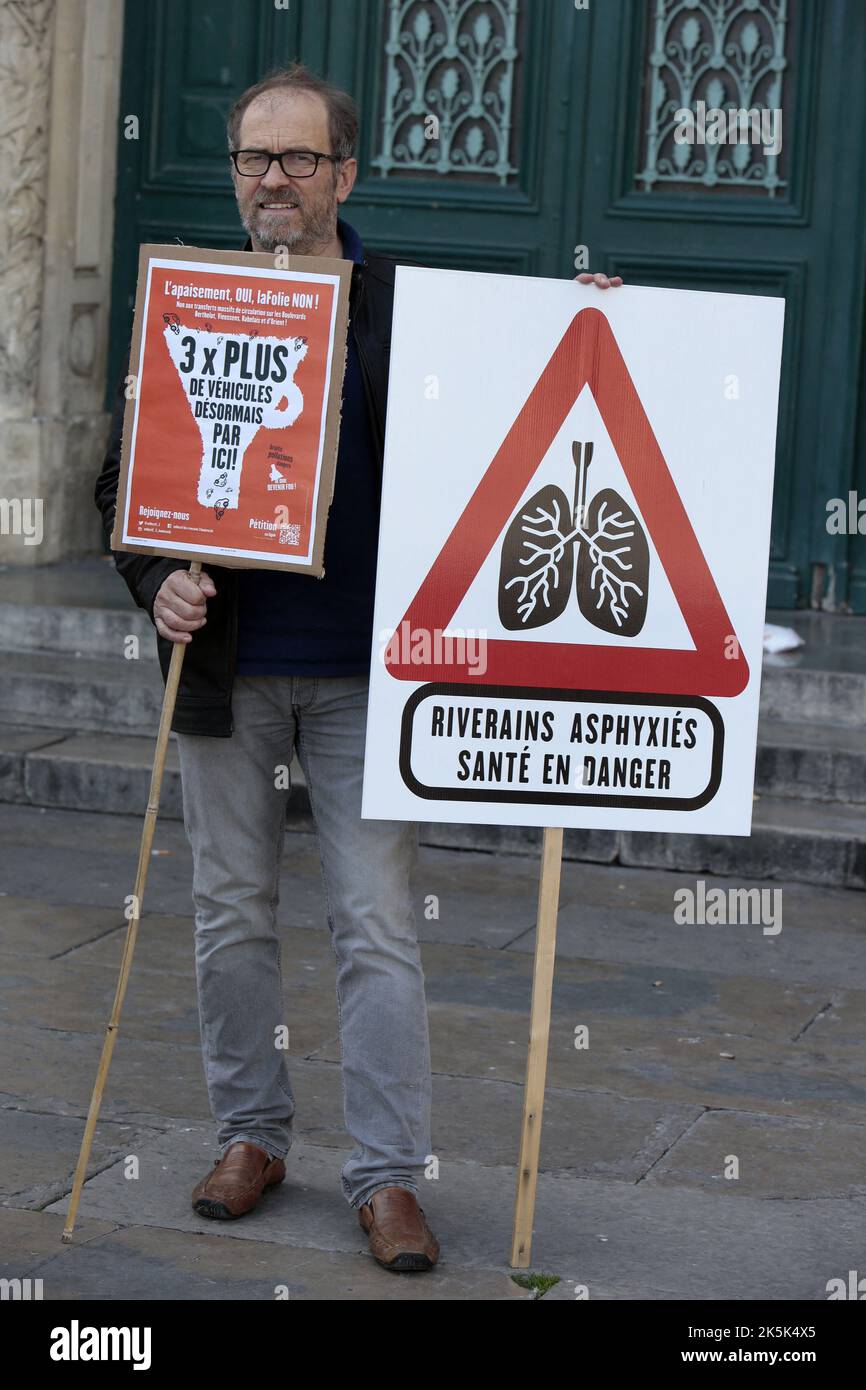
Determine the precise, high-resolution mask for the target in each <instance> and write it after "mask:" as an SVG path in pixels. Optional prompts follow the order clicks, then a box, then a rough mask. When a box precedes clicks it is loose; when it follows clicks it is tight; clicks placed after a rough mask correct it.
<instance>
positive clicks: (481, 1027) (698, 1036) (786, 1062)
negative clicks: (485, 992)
mask: <svg viewBox="0 0 866 1390" xmlns="http://www.w3.org/2000/svg"><path fill="white" fill-rule="evenodd" d="M519 1030H520V1031H519ZM521 1032H522V1033H523V1034H524V1035H525V1033H526V1021H525V1019H521V1016H520V1015H519V1014H512V1015H510V1016H505V1015H504V1014H503V1013H500V1014H499V1015H498V1016H497V1015H495V1014H493V1013H491V1012H488V1011H485V1013H484V1015H483V1016H477V1017H476V1018H475V1019H474V1020H471V1021H470V1020H467V1018H466V1015H465V1010H464V1009H463V1008H453V1009H444V1008H438V1007H434V1009H433V1010H432V1011H431V1034H432V1039H431V1041H432V1049H433V1059H434V1061H433V1065H434V1067H435V1068H436V1070H437V1071H439V1072H444V1073H447V1074H449V1075H455V1076H456V1075H466V1074H467V1073H469V1074H476V1073H475V1068H476V1066H477V1061H476V1058H477V1056H483V1057H484V1058H485V1061H484V1063H483V1065H484V1066H485V1067H486V1069H487V1075H488V1076H490V1077H494V1078H496V1079H499V1080H510V1081H513V1082H515V1083H522V1082H523V1079H524V1073H525V1061H526V1053H525V1046H524V1047H523V1048H521V1047H520V1046H519V1042H520V1037H521ZM467 1033H471V1034H472V1037H473V1040H474V1045H475V1047H478V1048H479V1051H478V1052H475V1051H470V1050H469V1048H468V1047H467V1045H466V1043H465V1038H466V1035H467ZM807 1039H808V1034H806V1035H805V1037H804V1038H803V1039H801V1040H800V1041H799V1042H797V1043H796V1044H791V1043H790V1042H787V1041H786V1042H771V1041H768V1040H766V1039H765V1038H751V1037H747V1036H743V1035H742V1034H730V1033H722V1032H709V1031H703V1032H701V1033H691V1032H684V1031H683V1030H682V1028H681V1027H680V1026H679V1025H673V1026H672V1025H671V1024H670V1023H665V1024H664V1025H663V1024H661V1023H659V1022H651V1023H649V1022H647V1021H646V1020H643V1019H616V1020H609V1021H608V1022H603V1021H601V1020H599V1022H598V1023H597V1024H596V1025H594V1026H590V1033H589V1041H590V1045H589V1047H588V1048H587V1049H585V1050H580V1051H579V1050H576V1049H575V1048H574V1034H573V1029H572V1027H571V1021H570V1020H569V1021H568V1022H567V1023H562V1022H556V1023H555V1024H554V1025H553V1027H552V1030H551V1039H550V1050H549V1057H548V1066H547V1084H548V1085H549V1086H551V1087H557V1088H560V1089H563V1090H580V1091H600V1092H610V1093H611V1094H613V1095H615V1096H642V1097H645V1098H655V1099H656V1100H658V1101H669V1102H674V1103H677V1104H683V1105H687V1106H688V1105H698V1106H708V1107H718V1108H721V1109H733V1110H751V1111H759V1112H762V1113H766V1114H776V1115H801V1116H825V1117H828V1118H835V1119H838V1120H844V1121H846V1122H852V1123H855V1124H856V1123H859V1122H861V1121H862V1117H863V1106H864V1103H866V1054H864V1049H863V1047H862V1046H861V1047H857V1048H854V1047H850V1048H846V1047H844V1046H841V1045H840V1046H839V1047H837V1048H835V1049H834V1051H833V1053H832V1055H830V1054H828V1053H827V1052H824V1051H820V1050H818V1049H814V1048H810V1047H808V1046H807ZM512 1043H517V1044H518V1045H514V1046H512V1045H510V1044H512ZM479 1044H480V1047H479ZM335 1051H336V1049H335V1047H334V1045H333V1044H329V1045H328V1046H327V1047H326V1048H325V1049H324V1050H323V1051H322V1053H320V1054H319V1055H320V1056H322V1057H325V1058H332V1057H333V1055H334V1053H335ZM726 1054H727V1055H726Z"/></svg>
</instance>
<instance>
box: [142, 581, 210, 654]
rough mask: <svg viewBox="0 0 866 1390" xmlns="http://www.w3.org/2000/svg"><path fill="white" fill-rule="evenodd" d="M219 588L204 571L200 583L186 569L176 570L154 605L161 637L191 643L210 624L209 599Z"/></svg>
mask: <svg viewBox="0 0 866 1390" xmlns="http://www.w3.org/2000/svg"><path fill="white" fill-rule="evenodd" d="M215 595H216V588H215V586H214V582H213V580H212V579H211V577H210V575H209V574H207V573H206V571H205V570H202V572H201V577H200V579H199V582H198V584H197V583H196V582H195V580H194V579H190V577H189V572H188V571H187V570H175V571H174V572H173V573H172V574H170V575H169V576H168V579H166V581H165V583H164V584H163V585H162V588H161V589H160V591H159V593H158V594H157V596H156V598H155V600H154V604H153V617H154V621H155V623H156V630H157V632H158V633H159V635H160V637H167V638H168V640H169V642H191V641H192V634H193V633H194V632H196V631H197V630H198V629H199V628H200V627H204V625H205V623H206V622H207V618H206V616H205V614H206V611H207V600H208V599H209V598H214V597H215Z"/></svg>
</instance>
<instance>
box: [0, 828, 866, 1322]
mask: <svg viewBox="0 0 866 1390" xmlns="http://www.w3.org/2000/svg"><path fill="white" fill-rule="evenodd" d="M139 832H140V821H139V819H138V818H137V817H127V816H118V815H112V816H108V815H96V814H88V813H83V812H72V811H59V810H57V811H52V810H40V809H38V808H34V807H28V806H12V805H8V806H0V889H2V894H3V896H0V920H2V933H0V978H2V985H0V1005H2V1015H0V1039H2V1056H3V1067H2V1076H3V1078H4V1080H3V1082H2V1091H3V1093H2V1109H0V1159H2V1162H0V1175H2V1176H0V1203H2V1206H0V1252H2V1253H0V1277H5V1278H16V1277H17V1278H26V1277H31V1278H42V1280H43V1286H44V1297H45V1298H46V1299H81V1298H103V1299H110V1298H119V1297H123V1298H132V1299H165V1298H168V1299H179V1300H198V1299H229V1300H231V1299H262V1298H267V1299H273V1298H275V1297H288V1298H295V1299H331V1298H334V1299H372V1300H388V1299H390V1300H395V1299H396V1300H406V1299H408V1300H421V1301H425V1300H428V1299H460V1300H466V1299H469V1300H473V1299H492V1300H499V1299H507V1298H512V1299H513V1298H517V1299H523V1300H525V1301H526V1300H529V1301H532V1300H534V1299H535V1294H534V1292H533V1291H532V1290H527V1289H524V1288H522V1287H520V1286H518V1285H517V1284H516V1283H514V1282H513V1280H512V1279H511V1277H510V1273H511V1271H510V1269H509V1266H508V1257H509V1247H510V1226H511V1219H512V1209H513V1201H514V1186H515V1172H514V1167H515V1163H516V1159H517V1149H518V1142H519V1128H520V1114H521V1099H522V1083H523V1074H524V1067H525V1060H526V1042H527V1034H528V1007H529V993H530V981H531V970H532V947H533V935H534V932H533V919H534V913H535V899H536V894H537V882H538V861H537V859H536V858H534V857H533V856H531V855H522V856H521V855H511V856H509V855H503V854H484V853H478V852H470V851H463V852H461V851H457V850H445V849H434V848H430V847H422V849H421V852H420V857H419V868H418V872H417V874H416V878H415V892H416V902H417V906H418V916H419V926H420V932H421V936H422V939H423V942H424V964H425V972H426V978H427V991H428V1000H429V1006H430V1024H431V1037H432V1046H433V1065H434V1107H435V1108H434V1131H433V1135H434V1139H433V1151H434V1154H435V1157H436V1159H437V1160H438V1177H437V1178H435V1179H431V1180H430V1182H429V1191H428V1190H425V1191H424V1192H423V1195H422V1204H423V1205H424V1207H425V1210H426V1211H427V1213H428V1217H429V1219H430V1221H431V1224H432V1225H433V1228H434V1230H435V1231H436V1233H437V1235H438V1236H439V1239H440V1241H441V1243H442V1258H441V1262H440V1265H439V1266H438V1268H437V1270H436V1271H435V1272H434V1273H433V1274H431V1275H425V1276H415V1277H412V1276H396V1275H390V1274H387V1273H386V1272H385V1271H383V1270H381V1269H379V1267H378V1266H377V1265H376V1264H375V1263H374V1262H373V1261H372V1259H371V1258H370V1257H369V1255H368V1254H367V1251H366V1240H365V1238H364V1236H363V1234H362V1232H361V1231H360V1229H359V1227H358V1226H357V1218H356V1216H355V1214H354V1213H352V1212H351V1211H350V1210H349V1208H348V1206H347V1204H346V1203H345V1200H344V1198H343V1197H342V1195H341V1193H340V1190H339V1183H338V1173H339V1168H340V1165H341V1163H342V1162H343V1159H344V1157H345V1151H346V1149H347V1147H349V1145H350V1141H349V1139H348V1136H347V1135H346V1133H345V1131H344V1130H343V1127H342V1086H341V1079H340V1071H339V1042H338V1032H337V1023H336V1005H335V1001H334V960H333V954H332V951H331V947H330V942H329V939H328V934H327V928H326V925H325V920H324V911H323V906H322V896H321V884H320V875H319V866H318V858H317V854H316V848H315V841H314V839H313V838H312V836H310V835H309V834H306V833H302V832H298V833H294V834H291V835H289V836H288V837H287V841H288V843H287V850H286V856H285V863H284V871H283V879H282V903H281V909H280V921H281V927H280V931H281V940H282V958H283V971H284V984H285V993H286V1021H287V1023H288V1025H289V1029H290V1046H289V1057H290V1066H291V1070H292V1079H293V1086H294V1089H295V1093H296V1099H297V1129H296V1133H297V1141H296V1143H295V1145H294V1147H293V1149H292V1151H291V1154H290V1156H289V1159H288V1165H287V1167H288V1174H287V1180H286V1182H285V1183H284V1184H283V1185H282V1186H281V1187H279V1188H277V1189H275V1190H274V1191H273V1192H271V1193H269V1194H268V1195H267V1197H266V1198H265V1199H264V1200H263V1202H262V1203H261V1205H260V1206H259V1208H257V1209H256V1211H255V1212H253V1213H251V1214H250V1215H249V1216H247V1217H245V1218H243V1219H242V1220H240V1221H236V1222H227V1223H216V1222H208V1221H205V1220H203V1219H201V1218H199V1217H197V1216H196V1215H195V1213H194V1212H193V1211H192V1210H191V1208H190V1205H189V1194H190V1192H191V1190H192V1187H193V1186H194V1184H195V1182H196V1181H197V1179H198V1178H199V1177H200V1176H201V1175H202V1173H203V1172H205V1171H206V1170H207V1168H209V1166H210V1164H211V1163H212V1161H213V1158H214V1157H215V1156H216V1149H215V1145H214V1141H213V1125H212V1122H211V1119H210V1114H209V1109H208V1102H207V1096H206V1092H205V1088H204V1079H203V1072H202V1065H201V1054H200V1049H199V1037H198V1018H197V1011H196V1000H195V986H194V978H193V968H192V942H193V931H192V919H191V903H190V896H189V883H190V871H191V870H190V859H189V852H188V848H187V845H186V840H185V837H184V834H183V828H182V825H181V824H180V823H178V822H176V821H163V822H161V823H160V825H159V827H158V830H157V837H156V841H155V854H154V859H153V863H152V866H151V870H150V880H149V883H148V890H147V901H146V913H145V920H144V922H143V924H142V928H141V932H140V934H139V941H138V946H137V950H136V958H135V963H134V967H133V972H132V979H131V983H130V988H129V993H128V995H127V1000H126V1004H125V1008H124V1013H123V1017H122V1023H121V1029H120V1035H119V1038H118V1042H117V1046H116V1049H115V1055H114V1061H113V1063H112V1068H111V1072H110V1076H109V1082H108V1088H107V1092H106V1096H105V1100H104V1103H103V1107H102V1113H101V1119H100V1123H99V1126H98V1130H97V1142H96V1144H95V1146H94V1151H93V1156H92V1163H91V1170H90V1176H89V1179H88V1182H87V1184H86V1186H85V1190H84V1193H83V1196H82V1201H81V1206H80V1209H79V1217H78V1223H77V1227H76V1233H75V1238H74V1241H73V1243H72V1244H71V1245H69V1246H65V1245H61V1243H60V1232H61V1230H62V1226H63V1213H64V1212H65V1211H66V1204H67V1200H68V1194H69V1190H70V1187H71V1179H72V1172H73V1169H74V1165H75V1161H76V1157H77V1152H78V1146H79V1143H80V1139H81V1134H82V1132H83V1120H84V1117H85V1115H86V1111H87V1105H88V1101H89V1097H90V1092H91V1088H92V1085H93V1080H94V1076H95V1072H96V1065H97V1061H98V1057H99V1051H100V1048H101V1042H102V1036H103V1032H104V1026H105V1022H106V1021H107V1018H108V1015H109V1011H110V1007H111V1001H112V998H113V994H114V987H115V983H116V979H117V970H118V965H119V961H120V956H121V951H122V947H123V940H124V934H125V925H126V924H125V921H124V918H123V906H122V905H123V901H124V898H125V896H126V894H127V893H129V892H130V891H131V882H132V877H133V874H134V866H135V857H136V852H137V845H138V836H139ZM704 877H705V879H706V881H707V883H708V886H713V885H714V884H718V885H719V886H723V887H729V886H732V884H734V883H735V884H736V886H738V887H740V886H742V887H748V886H750V885H749V883H748V882H747V881H743V882H740V881H735V880H730V879H719V880H713V879H712V878H710V877H709V876H704ZM694 882H695V879H694V875H692V876H689V875H687V874H684V873H672V872H671V873H668V872H664V871H659V870H652V871H648V870H641V869H637V868H624V867H621V866H618V865H612V866H608V865H592V864H582V863H576V862H571V863H565V864H564V865H563V877H562V892H561V903H562V906H561V911H560V922H559V935H558V959H557V971H556V984H555V990H554V1004H553V1023H552V1029H551V1042H550V1059H549V1068H548V1093H547V1099H546V1106H545V1114H544V1129H543V1138H542V1161H541V1169H542V1171H541V1176H540V1180H539V1189H538V1202H537V1211H536V1229H535V1238H534V1245H533V1254H532V1270H533V1271H535V1272H544V1273H545V1274H554V1275H558V1276H559V1278H560V1283H559V1284H557V1285H555V1287H554V1288H552V1289H551V1290H550V1291H549V1292H548V1293H546V1294H545V1295H544V1297H543V1299H542V1300H541V1301H561V1300H562V1299H563V1298H569V1299H574V1298H575V1296H576V1293H577V1294H580V1292H581V1291H582V1290H585V1291H586V1293H587V1294H588V1296H589V1298H590V1299H634V1298H647V1299H678V1298H698V1299H712V1298H721V1299H732V1300H743V1299H760V1300H765V1299H766V1300H777V1299H781V1300H789V1299H800V1298H804V1299H823V1298H826V1284H827V1281H828V1280H829V1279H831V1278H838V1277H842V1278H845V1277H847V1274H848V1271H849V1270H851V1269H858V1270H859V1271H860V1272H861V1274H863V1273H866V1239H864V1231H866V1143H864V1141H866V1106H864V1101H866V1066H864V1062H866V1043H864V1039H863V1029H862V1021H863V1017H864V1008H863V1006H864V1002H866V957H864V952H863V943H864V937H866V899H864V895H863V894H862V893H858V892H846V891H843V890H836V889H821V888H817V887H813V886H809V885H807V884H802V883H797V884H784V885H783V886H782V889H783V909H784V911H783V927H782V930H781V931H780V932H779V933H778V934H777V935H775V936H770V935H766V934H764V933H763V932H762V929H761V926H760V925H757V924H756V925H731V926H706V925H705V926H684V925H677V924H676V923H675V922H674V919H673V911H674V898H673V895H674V892H675V890H676V889H677V888H679V887H682V886H688V885H689V884H691V885H694ZM776 886H778V885H776ZM581 1028H584V1029H586V1030H588V1031H587V1032H586V1033H585V1034H579V1035H578V1037H579V1039H580V1038H583V1039H584V1040H586V1041H587V1042H588V1046H585V1047H576V1046H575V1038H576V1033H575V1030H576V1029H578V1030H579V1029H581ZM732 1159H736V1160H737V1162H736V1164H734V1163H732ZM133 1160H134V1161H133ZM734 1168H738V1176H735V1177H733V1176H725V1174H726V1172H731V1171H732V1169H734Z"/></svg>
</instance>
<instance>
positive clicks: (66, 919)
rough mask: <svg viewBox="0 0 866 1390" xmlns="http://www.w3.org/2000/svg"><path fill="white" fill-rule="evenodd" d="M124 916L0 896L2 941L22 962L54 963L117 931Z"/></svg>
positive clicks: (113, 911)
mask: <svg viewBox="0 0 866 1390" xmlns="http://www.w3.org/2000/svg"><path fill="white" fill-rule="evenodd" d="M121 920H122V913H121V912H120V911H118V910H117V909H114V908H106V907H90V906H82V905H80V904H76V905H73V906H67V905H65V904H63V903H46V902H44V901H43V900H42V899H41V898H19V897H16V896H14V895H11V894H9V895H7V894H5V893H0V923H2V926H0V931H2V936H0V941H2V943H3V949H4V950H6V951H9V952H11V953H13V954H14V955H15V956H16V957H17V958H18V959H19V960H20V959H21V958H22V957H24V956H37V957H41V958H42V959H45V960H47V959H53V958H55V957H60V956H63V955H64V954H65V953H67V952H73V951H75V950H76V949H77V948H79V947H81V948H82V949H86V944H87V943H88V942H93V941H96V940H98V939H100V938H101V937H104V936H109V935H110V934H111V933H112V932H116V931H118V930H119V929H120V928H119V925H118V924H119V922H120V921H121Z"/></svg>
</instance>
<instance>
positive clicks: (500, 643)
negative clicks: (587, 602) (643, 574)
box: [384, 308, 749, 696]
mask: <svg viewBox="0 0 866 1390" xmlns="http://www.w3.org/2000/svg"><path fill="white" fill-rule="evenodd" d="M585 386H588V387H589V389H590V391H591V393H592V396H593V399H594V401H595V404H596V406H597V408H598V411H599V414H600V416H601V419H602V421H603V423H604V426H605V428H606V430H607V434H608V436H609V439H610V442H611V444H612V446H613V449H614V451H615V453H616V455H617V458H618V460H619V463H620V465H621V468H622V470H623V473H624V475H625V478H626V479H627V481H628V485H629V488H630V490H631V494H632V496H633V497H634V500H635V502H636V504H637V508H638V510H639V512H640V514H641V517H642V519H643V523H644V526H645V527H646V530H647V532H648V533H649V537H650V539H651V542H652V548H653V550H654V552H655V555H656V556H657V558H658V561H659V563H660V564H661V566H662V568H663V570H664V573H665V576H666V578H667V581H668V584H669V585H670V588H671V591H672V593H673V597H674V599H675V600H676V603H677V604H678V606H679V609H680V612H681V614H682V617H683V620H684V622H685V625H686V627H687V629H688V633H689V635H690V637H691V640H692V643H693V646H692V648H681V647H670V646H651V645H637V644H636V642H635V641H630V642H629V643H628V644H618V645H614V644H611V643H610V642H609V641H608V642H605V643H600V642H574V641H570V642H565V641H562V640H559V641H545V640H540V639H539V638H538V637H535V638H533V639H531V640H527V639H526V638H523V637H522V636H520V635H515V636H505V637H488V639H487V641H486V646H485V652H486V663H487V664H486V670H485V672H484V674H483V676H480V677H479V674H478V672H477V670H470V668H469V667H468V665H461V663H460V662H459V661H455V660H454V652H453V650H452V651H451V652H449V658H448V660H447V664H445V663H444V662H442V661H437V660H436V659H431V660H430V661H428V662H426V663H425V662H424V661H423V660H422V661H421V662H419V661H418V659H417V653H418V647H417V645H416V644H414V642H413V634H415V633H419V634H421V633H423V634H427V635H429V639H430V640H429V643H428V646H429V650H430V652H431V654H432V655H433V656H435V655H436V654H438V653H439V652H441V651H442V650H443V649H446V648H444V647H443V644H442V642H441V641H440V640H439V639H441V638H442V637H443V635H444V634H445V633H447V630H448V625H449V624H450V623H453V621H454V615H455V614H456V613H457V610H458V608H459V607H460V605H461V604H462V603H463V600H464V598H465V596H466V594H467V592H468V591H469V589H470V588H471V586H472V584H473V583H474V581H475V579H476V577H477V575H478V573H479V571H480V570H481V567H482V565H483V564H484V562H485V560H486V559H487V557H488V556H489V555H490V554H491V552H492V551H493V550H494V547H495V546H496V544H497V542H498V540H499V539H500V537H501V536H502V533H503V531H504V530H505V528H506V527H507V526H508V524H509V522H510V520H511V518H512V516H513V514H514V511H515V508H516V507H517V506H518V504H519V503H520V501H521V498H522V497H523V496H524V493H525V492H526V489H527V487H528V486H529V485H530V483H531V482H532V480H533V478H534V476H535V474H536V473H537V472H538V470H539V467H540V465H541V463H542V461H543V460H544V459H545V457H546V455H547V454H548V451H549V450H550V448H551V445H552V444H553V442H554V440H555V439H556V436H557V434H558V433H559V431H560V429H561V428H562V426H563V424H564V422H565V420H566V419H567V417H568V415H569V413H570V412H571V410H572V408H573V407H574V404H575V402H576V401H577V399H578V397H579V396H580V394H581V392H582V391H583V389H584V387H585ZM407 636H408V641H407ZM422 650H423V648H422ZM410 652H411V659H410V658H409V653H410ZM384 661H385V667H386V669H387V670H388V671H389V673H390V674H391V675H392V676H393V677H395V678H396V679H397V680H407V681H413V682H415V683H417V682H419V681H447V682H449V683H459V682H461V681H464V680H468V681H471V683H472V684H473V685H483V686H485V687H489V686H523V687H530V688H539V689H574V690H598V691H611V692H612V691H641V692H644V693H646V694H659V693H666V694H674V695H715V696H735V695H739V694H740V693H741V691H743V690H744V689H745V687H746V685H747V684H748V680H749V667H748V663H747V661H746V658H745V656H744V655H743V653H742V650H741V648H740V646H739V643H738V642H737V640H736V634H735V633H734V630H733V626H732V624H731V620H730V618H729V617H728V614H727V611H726V609H725V606H724V603H723V602H722V599H721V597H720V595H719V592H718V589H717V587H716V584H715V581H714V580H713V576H712V574H711V573H710V569H709V566H708V565H707V562H706V559H705V558H704V555H703V552H702V550H701V547H700V544H699V542H698V539H697V537H696V535H695V532H694V529H693V527H692V524H691V521H690V520H689V517H688V514H687V512H686V509H685V507H684V506H683V503H682V500H681V498H680V496H679V493H678V492H677V489H676V485H675V484H674V481H673V478H672V477H671V474H670V470H669V469H668V466H667V464H666V462H665V460H664V457H663V455H662V452H661V449H660V448H659V445H658V442H657V440H656V437H655V435H654V433H653V430H652V426H651V425H650V423H649V420H648V419H647V415H646V411H645V410H644V408H643V405H642V403H641V401H640V398H639V396H638V393H637V390H636V389H635V386H634V383H633V381H632V379H631V376H630V374H629V371H628V368H627V367H626V365H625V362H624V361H623V358H622V354H621V353H620V350H619V347H618V346H617V343H616V339H615V338H614V336H613V332H612V331H611V328H610V325H609V323H608V321H607V319H606V318H605V316H604V315H603V314H602V313H601V312H600V311H599V310H598V309H591V308H586V309H581V310H579V311H578V313H576V314H575V316H574V318H573V319H572V321H571V324H570V325H569V327H568V328H567V330H566V332H565V333H564V335H563V337H562V339H561V340H560V342H559V344H558V345H557V347H556V349H555V351H554V353H553V355H552V356H551V358H550V361H549V362H548V364H547V366H546V367H545V368H544V370H543V372H542V373H541V376H540V377H539V379H538V381H537V382H536V384H535V386H534V387H533V388H532V390H531V392H530V393H529V396H528V398H527V400H526V402H525V404H524V405H523V407H522V409H521V410H520V413H519V414H518V416H517V418H516V420H515V421H514V423H513V425H512V426H511V428H510V429H509V431H508V434H507V435H506V437H505V439H504V440H503V442H502V444H501V446H500V448H499V449H498V451H497V453H496V455H495V457H494V458H493V460H492V461H491V463H490V465H489V467H488V468H487V469H486V471H485V473H484V475H483V477H482V478H481V481H480V482H479V484H478V486H477V488H476V489H475V491H474V493H473V494H472V496H471V497H470V499H469V501H468V503H467V504H466V507H465V508H464V510H463V512H462V514H461V515H460V517H459V518H458V520H457V523H456V525H455V526H454V529H453V531H452V532H451V534H450V536H449V537H448V539H447V541H446V542H445V544H444V545H443V547H442V549H441V551H440V552H439V554H438V556H437V557H436V559H435V560H434V562H433V564H432V566H431V567H430V570H429V572H428V574H427V576H426V578H425V579H424V581H423V582H422V584H421V586H420V588H419V589H418V592H417V593H416V594H415V597H414V598H413V599H412V601H411V603H410V604H409V607H408V608H407V610H406V613H405V615H404V617H403V619H402V620H401V622H400V624H399V626H398V628H397V634H396V635H395V637H394V638H392V640H391V642H390V643H389V645H388V648H387V650H386V652H385V657H384Z"/></svg>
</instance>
